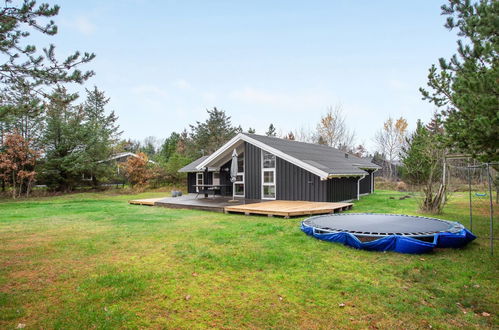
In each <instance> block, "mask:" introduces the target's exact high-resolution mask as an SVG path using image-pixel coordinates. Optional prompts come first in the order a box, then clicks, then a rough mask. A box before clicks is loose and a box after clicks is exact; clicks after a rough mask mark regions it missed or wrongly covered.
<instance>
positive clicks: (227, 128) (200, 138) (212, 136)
mask: <svg viewBox="0 0 499 330" xmlns="http://www.w3.org/2000/svg"><path fill="white" fill-rule="evenodd" d="M206 111H207V112H208V119H207V120H206V121H204V122H199V121H198V122H196V125H190V128H191V133H190V134H189V138H190V141H188V142H189V143H188V145H187V149H188V151H187V153H188V156H191V157H196V156H197V157H199V156H201V155H208V154H211V153H213V152H215V150H217V149H218V148H220V147H221V146H222V145H223V144H224V143H226V142H227V141H228V140H230V139H231V138H232V137H234V136H235V135H236V134H237V132H238V128H237V127H234V126H232V123H231V118H230V116H227V114H226V113H225V111H223V110H218V109H217V108H213V109H211V110H206Z"/></svg>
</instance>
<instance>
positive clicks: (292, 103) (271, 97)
mask: <svg viewBox="0 0 499 330" xmlns="http://www.w3.org/2000/svg"><path fill="white" fill-rule="evenodd" d="M229 97H230V98H232V99H234V100H237V101H241V102H245V103H251V104H259V105H269V106H276V107H287V108H301V109H303V108H315V109H325V108H326V107H327V106H328V105H331V104H334V103H336V100H337V97H336V96H335V95H333V93H331V92H327V91H321V90H302V91H296V92H274V91H264V90H259V89H255V88H243V89H240V90H235V91H233V92H231V93H230V94H229Z"/></svg>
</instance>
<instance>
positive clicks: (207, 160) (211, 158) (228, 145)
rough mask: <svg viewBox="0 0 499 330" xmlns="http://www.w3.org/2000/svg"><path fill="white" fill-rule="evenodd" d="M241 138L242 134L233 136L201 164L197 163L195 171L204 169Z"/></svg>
mask: <svg viewBox="0 0 499 330" xmlns="http://www.w3.org/2000/svg"><path fill="white" fill-rule="evenodd" d="M242 136H244V134H242V133H239V134H237V135H236V136H234V137H233V138H232V139H230V140H229V142H227V143H226V144H224V145H223V146H221V147H220V148H219V149H218V150H217V151H215V152H214V153H212V154H211V155H210V156H209V157H208V158H206V159H205V160H203V161H202V162H201V163H199V164H198V166H196V169H198V170H202V169H203V168H205V167H206V165H208V164H209V163H210V162H211V161H213V160H214V159H215V158H217V157H218V156H220V155H221V154H222V153H224V152H225V151H226V150H227V149H229V148H230V147H231V146H232V145H234V144H235V143H236V142H238V141H239V140H240V139H241V137H242Z"/></svg>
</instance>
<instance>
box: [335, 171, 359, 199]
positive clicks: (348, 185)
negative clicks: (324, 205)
mask: <svg viewBox="0 0 499 330" xmlns="http://www.w3.org/2000/svg"><path fill="white" fill-rule="evenodd" d="M358 179H359V178H358V177H351V178H333V179H329V180H327V183H328V185H327V195H328V202H340V201H346V200H350V199H356V198H357V180H358Z"/></svg>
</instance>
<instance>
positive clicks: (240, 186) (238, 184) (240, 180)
mask: <svg viewBox="0 0 499 330" xmlns="http://www.w3.org/2000/svg"><path fill="white" fill-rule="evenodd" d="M233 189H234V197H244V196H245V195H244V153H242V154H241V155H239V156H238V157H237V175H236V181H235V182H234V185H233Z"/></svg>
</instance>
